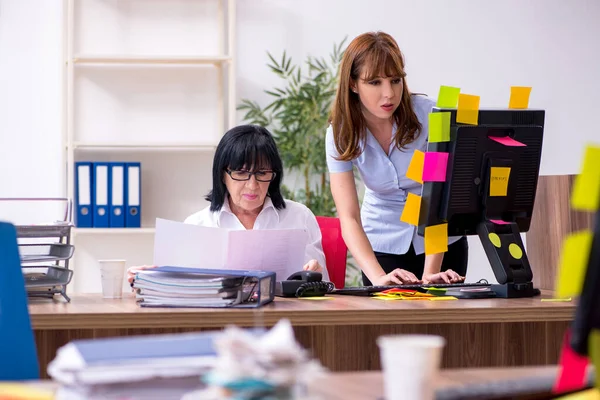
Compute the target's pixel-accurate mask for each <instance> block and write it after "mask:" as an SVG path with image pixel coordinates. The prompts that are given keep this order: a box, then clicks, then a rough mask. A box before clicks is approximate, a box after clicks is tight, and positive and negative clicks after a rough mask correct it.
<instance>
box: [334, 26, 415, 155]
mask: <svg viewBox="0 0 600 400" xmlns="http://www.w3.org/2000/svg"><path fill="white" fill-rule="evenodd" d="M363 76H364V77H366V81H370V80H373V79H375V78H376V77H378V76H379V77H399V78H401V79H402V84H403V85H402V100H401V102H400V105H399V106H398V108H397V109H396V111H395V112H394V115H393V118H394V122H395V123H396V127H397V129H398V133H397V134H396V136H395V138H394V142H395V146H396V147H398V148H399V149H402V148H403V147H404V146H406V145H408V144H409V143H411V142H413V141H414V140H415V139H416V138H417V136H418V135H419V133H420V132H421V128H422V126H421V123H420V122H419V120H418V118H417V115H416V114H415V112H414V110H413V108H412V102H411V93H410V91H409V90H408V86H407V85H406V81H405V79H404V78H405V77H406V73H405V72H404V57H403V55H402V52H401V51H400V48H399V47H398V44H397V43H396V41H395V40H394V38H392V37H391V36H390V35H388V34H387V33H384V32H368V33H364V34H362V35H360V36H358V37H356V38H355V39H354V40H352V42H351V43H350V44H349V45H348V48H346V50H345V52H344V56H343V57H342V61H341V64H340V70H339V84H338V89H337V93H336V96H335V101H334V103H333V106H332V109H331V114H330V116H329V123H330V124H331V126H332V128H333V138H334V143H335V148H336V149H337V151H338V153H339V155H340V156H339V157H338V159H339V160H342V161H350V160H353V159H355V158H357V157H358V156H359V155H360V153H361V151H362V147H361V145H362V144H364V143H365V141H366V127H367V126H366V121H365V118H364V116H363V113H362V110H361V103H360V98H359V97H358V94H357V93H354V92H353V91H351V90H350V86H351V85H352V83H353V82H358V80H359V79H361V78H362V77H363Z"/></svg>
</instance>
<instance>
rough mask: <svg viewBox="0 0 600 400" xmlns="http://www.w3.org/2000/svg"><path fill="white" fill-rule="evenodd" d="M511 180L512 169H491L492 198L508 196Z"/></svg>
mask: <svg viewBox="0 0 600 400" xmlns="http://www.w3.org/2000/svg"><path fill="white" fill-rule="evenodd" d="M509 178H510V167H492V168H490V196H506V194H507V193H508V180H509Z"/></svg>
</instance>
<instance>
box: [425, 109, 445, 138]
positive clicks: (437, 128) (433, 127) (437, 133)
mask: <svg viewBox="0 0 600 400" xmlns="http://www.w3.org/2000/svg"><path fill="white" fill-rule="evenodd" d="M449 141H450V113H449V112H435V113H429V143H437V142H449Z"/></svg>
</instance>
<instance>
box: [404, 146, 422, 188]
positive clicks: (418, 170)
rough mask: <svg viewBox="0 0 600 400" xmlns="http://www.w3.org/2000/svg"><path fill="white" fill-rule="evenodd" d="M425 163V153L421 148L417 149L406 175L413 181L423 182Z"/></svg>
mask: <svg viewBox="0 0 600 400" xmlns="http://www.w3.org/2000/svg"><path fill="white" fill-rule="evenodd" d="M424 165H425V153H423V152H422V151H419V150H415V152H414V154H413V156H412V159H411V160H410V164H409V165H408V169H407V170H406V177H407V178H408V179H412V180H413V181H416V182H419V183H420V184H423V166H424Z"/></svg>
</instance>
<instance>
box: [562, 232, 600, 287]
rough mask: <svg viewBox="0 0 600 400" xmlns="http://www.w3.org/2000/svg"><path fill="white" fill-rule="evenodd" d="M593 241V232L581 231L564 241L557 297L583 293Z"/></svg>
mask: <svg viewBox="0 0 600 400" xmlns="http://www.w3.org/2000/svg"><path fill="white" fill-rule="evenodd" d="M592 239H593V234H592V232H591V231H580V232H575V233H572V234H570V235H569V236H567V238H566V239H565V240H564V242H563V246H562V251H561V254H560V262H559V264H558V274H557V276H556V294H557V297H569V296H577V295H578V294H579V293H581V288H582V287H583V280H584V279H585V273H586V271H587V265H588V259H589V257H590V249H591V247H592Z"/></svg>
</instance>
